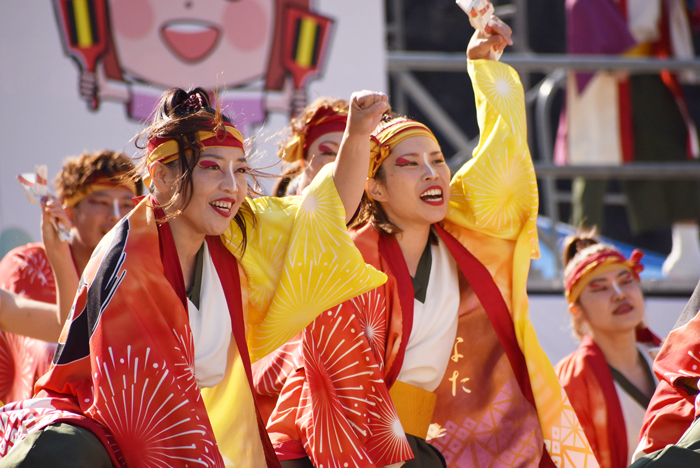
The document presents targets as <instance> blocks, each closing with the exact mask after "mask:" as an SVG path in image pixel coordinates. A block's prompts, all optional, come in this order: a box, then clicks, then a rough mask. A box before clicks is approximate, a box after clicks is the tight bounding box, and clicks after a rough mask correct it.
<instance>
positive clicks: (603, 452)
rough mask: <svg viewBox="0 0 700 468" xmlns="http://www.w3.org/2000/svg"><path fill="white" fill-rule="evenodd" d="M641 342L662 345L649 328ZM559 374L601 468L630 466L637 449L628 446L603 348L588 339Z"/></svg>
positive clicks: (559, 367) (640, 334) (563, 363)
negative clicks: (632, 453)
mask: <svg viewBox="0 0 700 468" xmlns="http://www.w3.org/2000/svg"><path fill="white" fill-rule="evenodd" d="M637 341H638V342H639V343H643V344H647V345H649V346H652V347H657V346H660V345H661V340H660V339H659V338H658V337H657V336H656V335H654V334H653V333H652V332H651V331H650V330H649V329H647V328H643V329H639V330H638V331H637ZM555 370H556V372H557V375H558V376H559V381H560V382H561V384H562V387H564V390H565V391H566V393H567V395H568V396H569V399H570V401H571V405H572V406H573V407H574V410H575V411H576V415H577V416H578V418H579V421H580V422H581V426H583V429H584V431H585V432H586V437H587V439H588V442H589V443H590V444H591V448H592V449H593V453H595V455H596V457H597V459H598V461H599V462H600V466H601V467H603V468H625V467H627V466H629V464H630V456H629V454H630V449H635V448H636V445H634V446H632V447H629V446H628V445H629V444H628V434H627V432H628V431H627V426H626V421H625V418H624V414H623V409H622V405H621V403H620V397H619V396H618V392H617V390H616V388H615V381H614V380H613V375H612V373H611V372H610V367H609V366H608V363H607V361H606V360H605V356H604V355H603V352H602V351H601V350H600V348H599V347H598V346H597V345H596V344H595V342H594V341H593V339H592V338H591V337H590V336H588V335H585V336H584V337H583V339H582V340H581V345H580V346H579V347H578V349H577V350H576V351H575V352H573V353H571V354H570V355H569V356H567V357H565V358H564V359H562V360H561V361H560V362H559V363H558V364H557V366H556V368H555ZM635 432H636V431H635Z"/></svg>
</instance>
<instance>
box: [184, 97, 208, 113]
mask: <svg viewBox="0 0 700 468" xmlns="http://www.w3.org/2000/svg"><path fill="white" fill-rule="evenodd" d="M180 107H181V108H182V110H183V111H185V112H186V113H188V114H194V113H195V112H197V111H198V110H199V109H201V108H202V107H204V101H203V100H202V96H201V95H200V94H199V93H192V94H190V97H188V98H187V100H186V101H185V102H183V103H182V104H180Z"/></svg>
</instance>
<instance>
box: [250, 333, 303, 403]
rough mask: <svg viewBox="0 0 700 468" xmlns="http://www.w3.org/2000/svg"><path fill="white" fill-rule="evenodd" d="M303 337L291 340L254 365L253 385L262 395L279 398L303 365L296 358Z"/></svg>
mask: <svg viewBox="0 0 700 468" xmlns="http://www.w3.org/2000/svg"><path fill="white" fill-rule="evenodd" d="M300 345H301V336H299V335H297V336H296V337H294V338H292V339H291V340H289V341H288V342H287V343H285V344H284V345H282V346H281V347H279V348H278V349H277V350H275V351H274V352H272V353H270V354H268V355H267V356H265V357H264V358H262V359H261V360H259V361H258V362H256V363H255V364H253V365H252V366H251V367H252V371H253V385H254V386H255V391H256V392H257V393H258V394H260V395H268V396H277V395H279V393H280V391H281V390H282V387H283V386H284V384H285V382H286V381H287V379H289V378H290V377H291V375H292V373H293V372H294V370H295V369H298V368H300V367H301V366H302V365H301V363H300V362H298V358H297V357H296V354H297V351H298V348H299V346H300Z"/></svg>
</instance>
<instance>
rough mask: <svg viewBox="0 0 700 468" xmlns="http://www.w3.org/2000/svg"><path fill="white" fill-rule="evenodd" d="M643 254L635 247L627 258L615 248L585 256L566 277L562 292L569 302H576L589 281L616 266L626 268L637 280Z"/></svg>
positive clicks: (640, 270) (641, 266) (642, 267)
mask: <svg viewBox="0 0 700 468" xmlns="http://www.w3.org/2000/svg"><path fill="white" fill-rule="evenodd" d="M643 256H644V252H642V251H641V250H638V249H635V250H634V251H633V252H632V255H630V258H629V260H628V259H626V258H625V257H624V255H622V254H621V253H620V252H618V251H616V250H603V251H601V252H596V253H594V254H591V255H589V256H587V257H586V258H585V259H583V260H582V261H581V262H580V263H579V264H578V265H576V266H575V267H574V268H573V270H571V272H570V273H569V275H568V276H567V277H566V281H565V283H564V294H565V295H566V298H567V300H568V301H569V302H576V300H577V299H578V297H579V295H580V294H581V291H583V288H585V287H586V286H587V285H588V283H590V282H591V281H592V280H593V278H595V277H596V276H598V275H601V274H603V273H606V272H608V271H612V270H614V269H616V268H627V269H629V271H630V273H632V275H633V276H634V279H636V280H637V281H639V273H641V272H642V270H644V266H643V265H641V264H640V263H639V262H640V261H641V259H642V257H643Z"/></svg>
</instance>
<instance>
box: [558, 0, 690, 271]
mask: <svg viewBox="0 0 700 468" xmlns="http://www.w3.org/2000/svg"><path fill="white" fill-rule="evenodd" d="M566 13H567V30H568V40H567V48H568V52H569V53H570V54H611V55H626V56H631V57H657V58H667V57H674V58H678V59H688V60H690V59H693V58H694V56H695V54H694V51H693V38H692V34H691V30H690V27H689V23H688V17H687V12H686V2H684V1H683V0H636V1H632V0H617V1H611V0H567V1H566ZM679 79H680V80H684V81H686V82H689V83H694V82H695V81H696V78H695V77H694V76H693V74H692V73H685V75H681V76H676V75H673V74H671V73H669V72H668V71H663V72H662V73H657V74H633V75H628V74H626V73H623V72H615V73H610V72H609V71H600V72H598V73H595V74H591V73H574V72H570V73H569V74H568V79H567V85H566V112H565V115H563V118H562V121H561V125H560V129H559V135H558V137H557V144H556V155H555V159H556V160H557V162H558V163H559V164H572V165H591V164H593V165H596V164H598V165H619V164H626V163H634V162H642V163H643V162H682V161H688V160H689V159H695V158H698V157H699V156H700V148H699V147H698V136H697V131H696V126H695V123H694V122H693V119H692V118H691V116H690V114H689V113H688V109H687V106H686V103H685V99H684V97H683V91H682V89H681V86H680V83H679ZM607 186H608V181H607V180H595V179H594V180H590V179H584V178H581V177H579V178H576V179H574V184H573V188H572V191H573V209H572V220H571V221H572V224H574V225H576V226H579V225H584V226H589V227H592V226H598V227H601V226H602V225H603V198H604V196H605V193H606V191H607ZM622 186H623V189H624V192H625V196H626V198H627V214H628V218H629V224H630V226H631V228H632V230H633V232H635V233H642V232H645V231H651V230H654V229H660V228H668V227H671V228H672V237H673V239H672V240H673V246H672V250H671V253H670V254H669V256H668V258H667V259H666V262H664V265H663V273H664V275H666V276H668V277H669V278H672V279H685V280H692V281H693V282H695V281H697V279H698V278H699V277H700V230H699V229H698V222H700V184H698V183H697V182H695V181H680V180H657V181H648V180H645V181H626V182H624V183H623V184H622Z"/></svg>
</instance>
